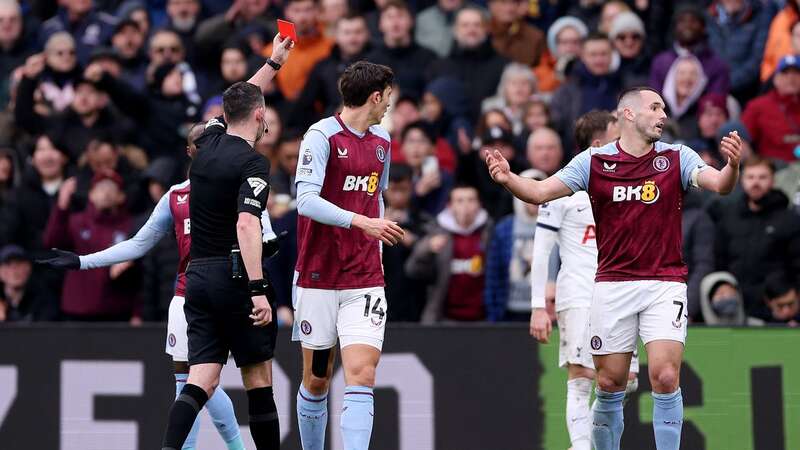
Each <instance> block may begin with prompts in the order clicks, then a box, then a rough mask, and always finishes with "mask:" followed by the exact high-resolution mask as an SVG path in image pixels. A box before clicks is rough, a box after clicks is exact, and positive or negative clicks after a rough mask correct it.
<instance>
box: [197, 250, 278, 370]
mask: <svg viewBox="0 0 800 450" xmlns="http://www.w3.org/2000/svg"><path fill="white" fill-rule="evenodd" d="M267 298H268V299H269V301H270V305H271V306H272V311H273V316H272V317H273V320H272V322H270V324H269V325H267V326H265V327H256V326H254V325H253V319H251V318H250V314H252V309H253V302H252V300H251V299H250V295H249V292H248V289H247V280H246V279H241V280H233V279H231V263H230V260H229V258H227V257H218V258H201V259H195V260H192V261H191V262H190V263H189V267H188V269H187V270H186V303H185V304H184V307H183V310H184V312H185V313H186V321H187V323H188V325H189V326H188V329H187V334H188V337H189V365H194V364H203V363H220V364H225V363H226V362H227V361H228V352H229V351H230V353H232V354H233V359H234V361H236V367H243V366H247V365H250V364H255V363H260V362H263V361H267V360H270V359H272V357H273V354H274V351H275V340H276V335H277V332H278V328H277V325H276V322H277V320H276V318H275V304H274V301H275V294H274V291H272V290H270V292H269V293H268V294H267Z"/></svg>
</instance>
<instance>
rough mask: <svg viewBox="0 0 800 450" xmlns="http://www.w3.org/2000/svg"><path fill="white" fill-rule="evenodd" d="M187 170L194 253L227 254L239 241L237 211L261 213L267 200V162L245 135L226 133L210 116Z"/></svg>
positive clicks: (200, 254)
mask: <svg viewBox="0 0 800 450" xmlns="http://www.w3.org/2000/svg"><path fill="white" fill-rule="evenodd" d="M195 144H197V155H196V156H195V157H194V160H193V161H192V168H191V172H190V174H189V180H190V182H191V183H190V184H191V197H190V199H189V218H190V220H191V236H192V245H191V250H190V252H189V254H190V256H191V258H192V259H196V258H207V257H211V256H228V255H229V254H230V252H231V248H232V247H233V245H234V244H237V242H238V239H237V237H236V222H237V220H238V218H239V213H240V212H248V213H250V214H253V215H254V216H256V217H258V218H259V219H260V218H261V212H262V211H263V210H264V208H266V206H267V195H268V194H269V184H268V183H267V176H268V174H269V162H267V159H266V158H264V157H262V156H261V155H259V154H258V153H256V152H255V151H254V150H253V148H252V147H251V146H250V144H248V143H247V141H245V140H244V139H242V138H240V137H236V136H231V135H228V134H226V133H225V126H224V123H223V122H222V120H221V119H219V118H218V119H212V120H211V121H209V122H208V124H207V125H206V129H205V131H204V132H203V134H201V135H200V136H199V137H198V138H197V139H195Z"/></svg>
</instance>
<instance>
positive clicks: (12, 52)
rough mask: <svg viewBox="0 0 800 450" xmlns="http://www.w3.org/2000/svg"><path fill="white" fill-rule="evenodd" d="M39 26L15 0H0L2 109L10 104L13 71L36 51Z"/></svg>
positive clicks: (0, 87)
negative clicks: (23, 12) (24, 12)
mask: <svg viewBox="0 0 800 450" xmlns="http://www.w3.org/2000/svg"><path fill="white" fill-rule="evenodd" d="M37 27H38V23H37V21H36V20H35V19H33V18H32V17H31V16H30V14H28V15H26V16H23V15H22V8H21V7H20V6H19V4H18V3H17V2H16V1H15V0H3V1H0V110H3V109H5V108H6V105H7V104H8V100H9V95H8V93H9V84H10V82H11V73H12V72H13V71H14V69H16V68H17V67H19V66H21V65H22V64H23V63H24V62H25V60H26V59H27V58H28V56H30V55H32V54H33V52H34V46H35V45H36V42H35V38H34V34H35V32H36V28H37Z"/></svg>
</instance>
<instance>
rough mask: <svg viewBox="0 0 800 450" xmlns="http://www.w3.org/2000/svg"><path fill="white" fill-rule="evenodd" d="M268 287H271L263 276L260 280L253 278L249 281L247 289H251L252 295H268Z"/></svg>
mask: <svg viewBox="0 0 800 450" xmlns="http://www.w3.org/2000/svg"><path fill="white" fill-rule="evenodd" d="M268 287H269V282H268V281H267V280H265V279H263V278H262V279H260V280H251V281H248V282H247V289H248V290H249V291H250V296H251V297H257V296H259V295H267V288H268Z"/></svg>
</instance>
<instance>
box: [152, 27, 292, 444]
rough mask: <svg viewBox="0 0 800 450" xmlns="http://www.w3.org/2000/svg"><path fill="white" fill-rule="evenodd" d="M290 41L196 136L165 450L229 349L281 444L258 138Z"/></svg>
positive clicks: (178, 436)
mask: <svg viewBox="0 0 800 450" xmlns="http://www.w3.org/2000/svg"><path fill="white" fill-rule="evenodd" d="M292 45H293V44H292V42H291V41H290V40H289V39H288V38H286V39H281V37H280V35H277V36H275V39H274V40H273V49H274V50H273V53H272V57H271V59H267V62H266V64H264V66H263V67H261V69H259V70H258V72H256V74H255V75H253V77H252V78H250V79H249V80H248V81H247V82H239V83H235V84H234V85H232V86H231V87H230V88H228V89H227V90H226V91H225V92H224V93H223V95H222V107H223V111H224V120H223V118H217V119H212V120H210V121H209V122H208V123H207V124H206V127H205V131H204V132H203V134H201V135H200V136H199V137H198V138H197V139H196V140H195V142H196V143H197V147H198V153H197V156H196V157H195V159H194V161H193V162H192V169H191V173H190V174H189V179H190V180H191V181H190V183H191V186H192V194H191V195H192V197H191V200H190V203H189V217H190V224H191V225H190V224H185V226H191V234H192V243H191V249H190V255H191V262H190V263H189V267H188V269H187V270H186V304H185V306H184V311H185V313H186V320H187V322H188V337H189V365H190V368H189V378H188V380H187V383H186V386H185V387H184V388H183V390H182V391H181V394H180V395H179V396H178V398H177V399H175V403H174V404H173V405H172V408H171V409H170V412H169V423H168V424H167V429H166V432H165V433H164V441H163V444H162V450H179V449H180V448H182V446H183V443H184V441H185V440H186V436H187V435H188V434H189V430H190V429H191V428H192V425H193V424H194V421H195V418H196V417H197V413H198V412H199V411H200V409H202V408H203V405H204V404H205V403H206V401H207V400H208V398H209V397H211V395H212V393H213V392H214V388H216V386H217V385H218V384H219V376H220V372H221V371H222V365H223V364H225V362H226V361H227V360H228V353H229V352H230V353H232V354H233V358H234V360H235V361H236V366H237V367H239V368H240V369H241V371H242V380H243V381H244V387H245V389H246V390H247V399H248V404H249V407H248V410H249V413H250V432H251V434H252V435H253V441H254V442H255V444H256V448H257V449H258V450H267V449H269V450H273V449H278V448H279V447H280V431H279V427H278V413H277V411H276V409H275V401H274V399H273V396H272V355H273V351H274V349H275V337H276V333H277V328H276V324H275V322H274V321H273V320H272V306H271V305H270V301H274V300H275V296H274V293H273V292H274V291H273V290H272V289H271V286H270V285H269V283H267V281H266V280H265V279H264V276H263V273H262V271H261V250H262V249H261V245H262V237H261V222H260V217H261V212H262V211H263V210H264V208H265V207H266V205H267V195H268V194H269V184H268V183H267V176H268V173H269V164H268V162H267V161H266V159H264V158H263V157H261V156H260V155H259V154H257V153H256V152H255V151H254V150H253V146H254V145H255V143H256V142H258V140H259V139H261V137H262V136H264V134H265V133H266V132H267V126H266V122H265V119H264V115H265V104H264V95H263V93H262V90H263V89H264V88H265V87H266V84H267V83H268V82H269V81H270V80H271V79H272V78H273V77H274V76H275V74H276V72H277V70H278V69H280V67H281V64H282V63H283V62H284V61H286V58H287V56H288V54H289V50H290V48H291V47H292ZM226 123H227V125H226ZM268 294H269V297H270V299H269V300H268V299H267V296H268Z"/></svg>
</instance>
